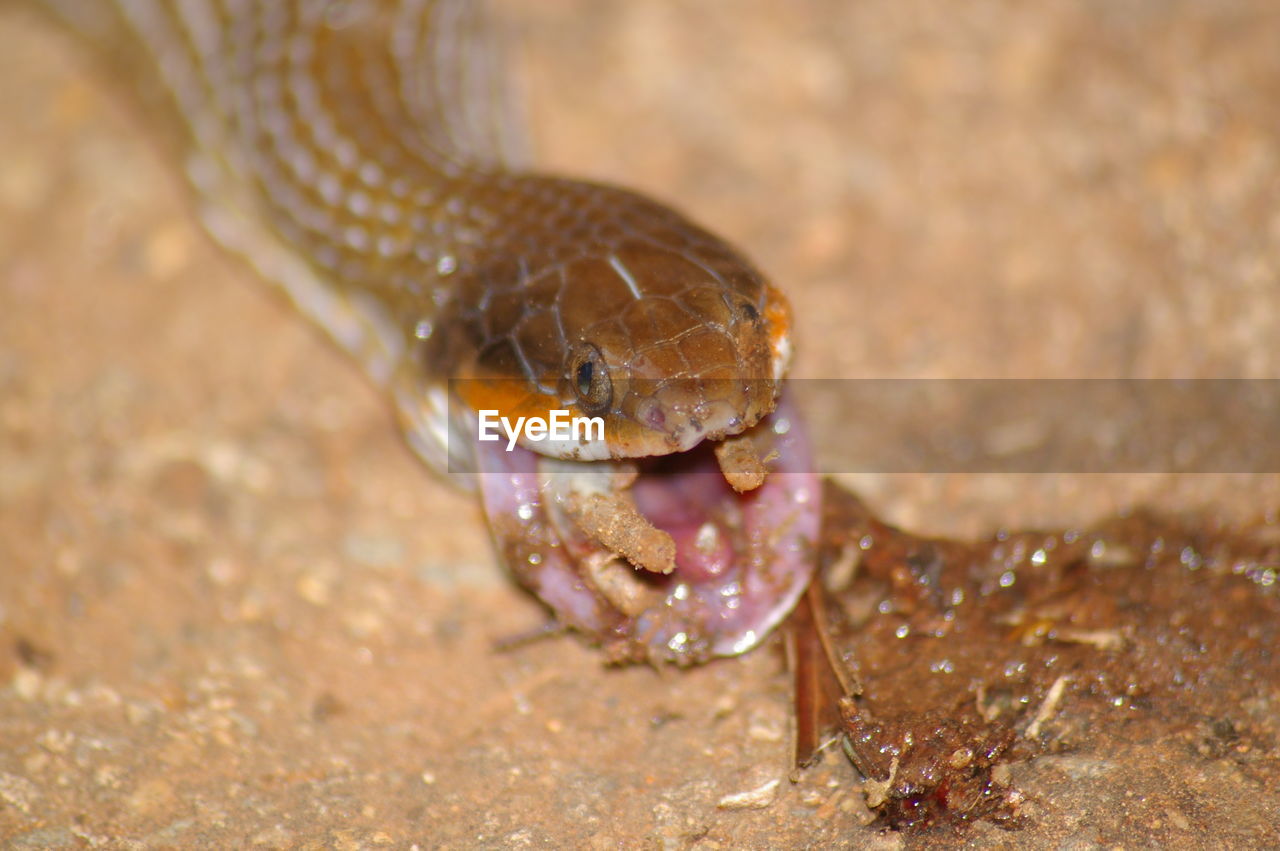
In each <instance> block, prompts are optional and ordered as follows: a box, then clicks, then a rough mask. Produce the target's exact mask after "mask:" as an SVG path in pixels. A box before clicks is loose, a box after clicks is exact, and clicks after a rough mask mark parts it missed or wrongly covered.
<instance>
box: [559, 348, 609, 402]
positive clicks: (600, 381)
mask: <svg viewBox="0 0 1280 851" xmlns="http://www.w3.org/2000/svg"><path fill="white" fill-rule="evenodd" d="M567 377H568V379H569V384H570V386H572V387H573V389H574V391H575V392H576V393H577V396H578V406H579V407H580V408H582V410H583V411H584V412H585V413H587V414H599V413H601V412H603V411H605V410H606V409H608V407H609V403H610V402H612V401H613V382H611V381H610V380H609V368H608V367H607V366H605V363H604V357H603V356H601V354H600V350H599V349H597V348H596V347H595V346H593V345H591V344H590V343H580V344H579V345H578V346H576V347H575V348H574V351H573V354H572V355H571V356H570V357H569V369H568V376H567Z"/></svg>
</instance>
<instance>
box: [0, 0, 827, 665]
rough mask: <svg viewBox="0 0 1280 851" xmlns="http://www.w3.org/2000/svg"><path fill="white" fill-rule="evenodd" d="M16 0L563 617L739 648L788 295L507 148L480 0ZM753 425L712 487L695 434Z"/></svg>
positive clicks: (764, 551) (753, 595)
mask: <svg viewBox="0 0 1280 851" xmlns="http://www.w3.org/2000/svg"><path fill="white" fill-rule="evenodd" d="M5 2H12V0H5ZM23 5H27V6H35V7H38V8H39V9H40V10H41V11H42V12H44V13H46V14H48V15H49V16H51V17H52V18H53V19H55V20H56V21H57V22H58V23H59V24H60V25H61V26H62V27H63V28H64V29H67V30H70V31H71V32H72V33H74V34H75V35H76V36H77V37H78V39H79V41H80V43H81V44H83V45H86V46H87V47H89V48H90V49H92V50H93V51H94V53H95V54H96V55H97V57H98V58H99V59H100V61H101V62H102V66H103V67H105V68H106V69H108V71H109V72H110V76H112V77H114V78H116V79H117V80H118V81H120V83H122V85H123V87H124V88H126V89H127V90H128V91H129V92H130V93H131V94H132V96H133V98H134V100H135V101H136V102H137V103H138V104H140V105H141V106H142V107H143V109H144V110H145V112H146V114H147V116H148V118H149V119H150V121H151V123H152V125H153V126H155V127H156V128H157V133H158V135H160V136H161V137H162V138H163V139H164V141H165V145H166V147H167V148H169V149H170V151H171V153H172V156H173V157H174V158H175V159H176V160H177V161H178V162H179V163H180V164H181V166H182V168H183V169H184V170H185V174H186V176H187V177H188V179H189V182H190V183H191V185H192V187H193V188H194V191H195V197H196V199H197V206H198V209H199V212H200V214H201V218H202V221H203V222H204V224H205V226H206V227H207V229H208V230H209V231H210V233H212V234H213V235H214V237H215V238H216V239H218V240H219V241H220V242H221V243H223V244H224V245H225V246H226V247H227V248H229V249H230V250H232V251H234V252H235V253H237V254H240V255H242V256H243V257H245V258H247V259H248V260H249V261H250V262H251V263H252V264H253V265H254V266H255V267H256V268H257V269H258V271H259V272H261V274H262V276H263V277H264V278H266V279H267V280H270V281H272V282H274V283H276V284H277V285H279V286H280V287H282V288H283V289H284V291H285V292H286V293H287V294H288V296H289V297H290V298H291V299H292V300H293V302H294V303H295V304H296V305H297V306H298V308H299V309H300V310H301V311H302V312H303V313H305V314H306V315H307V316H309V317H310V318H311V319H312V320H313V321H314V322H316V323H317V324H319V325H320V326H322V327H323V328H324V329H326V331H328V332H329V334H330V335H331V336H332V337H333V338H334V339H335V340H336V341H337V342H338V343H339V344H340V345H341V346H343V347H344V348H345V349H347V350H348V351H350V352H351V353H352V354H353V355H354V356H355V357H356V358H357V359H358V360H359V361H360V363H361V364H362V365H363V366H364V368H365V370H366V371H367V372H368V374H369V375H370V376H371V378H372V379H373V380H374V381H376V382H378V383H379V384H380V385H382V386H384V387H385V388H386V389H387V390H388V392H389V393H390V395H391V397H392V399H393V400H394V404H395V407H396V409H397V410H398V412H399V414H400V416H401V419H402V421H403V423H404V426H405V432H406V435H407V436H408V439H409V441H410V443H411V445H412V446H413V447H414V448H415V449H416V450H417V452H418V453H419V454H420V455H421V456H422V457H423V458H425V459H426V460H427V461H428V463H430V464H431V465H432V466H433V467H435V468H436V469H437V470H439V471H441V472H446V473H461V472H466V473H468V474H469V476H470V479H471V480H472V481H478V484H479V489H480V491H481V492H482V495H483V500H484V505H485V510H486V513H487V516H488V518H489V522H490V526H491V528H492V529H493V532H494V534H495V537H496V538H497V540H498V543H499V546H500V548H501V549H502V551H503V553H504V555H505V556H506V558H507V561H508V563H509V564H510V566H511V567H512V569H513V571H514V572H515V574H516V575H517V577H518V578H520V579H521V580H522V581H523V582H524V583H525V584H526V585H528V586H529V587H530V588H531V589H532V590H533V591H534V592H535V593H536V594H538V595H539V596H540V597H541V598H542V599H543V600H544V601H545V602H546V603H547V604H548V605H549V606H550V607H551V609H552V610H553V612H554V613H555V615H556V616H557V618H558V619H559V620H560V621H561V622H562V623H564V624H565V625H567V626H570V627H573V628H576V629H578V630H581V631H584V632H586V633H588V634H590V635H592V636H594V637H595V638H597V639H598V640H600V641H601V642H603V643H605V644H606V645H608V646H609V647H610V649H611V650H612V651H613V653H614V655H615V656H616V657H618V658H649V659H654V658H661V659H672V660H677V661H682V662H685V661H697V660H699V659H702V658H706V657H707V656H710V655H724V654H729V653H737V652H741V651H742V650H745V649H748V648H749V647H751V646H753V645H754V644H756V643H758V641H759V640H760V639H761V638H762V637H763V636H764V635H765V634H766V633H767V632H768V630H769V628H771V627H772V626H773V625H774V624H775V623H776V622H777V621H778V620H779V619H780V618H781V617H782V616H783V615H785V613H786V611H787V610H789V608H790V606H791V604H792V603H793V602H794V600H795V599H796V597H797V596H798V594H799V592H800V590H801V589H802V588H803V586H804V583H805V582H806V581H807V578H808V575H809V571H810V570H811V561H812V559H811V549H812V547H811V543H812V541H813V539H814V538H815V537H816V531H817V528H816V523H817V519H816V518H817V514H818V511H817V496H818V492H819V489H818V487H817V486H816V482H815V481H814V480H813V477H812V474H811V472H810V470H809V467H810V465H809V461H808V454H807V448H806V446H805V443H804V437H803V434H802V433H801V429H800V427H799V423H798V421H797V419H796V417H795V414H794V412H792V411H790V410H789V409H788V407H787V404H786V402H785V399H784V401H783V403H782V406H781V407H779V401H778V400H779V388H780V386H781V379H782V377H783V375H784V373H785V370H786V365H787V361H788V358H789V354H790V345H789V340H788V314H787V306H786V303H785V301H784V300H783V298H782V297H781V295H780V294H779V293H778V292H777V291H776V290H775V289H774V288H773V287H772V286H771V285H770V284H769V283H768V282H767V281H766V280H765V279H764V277H763V276H762V275H761V274H760V273H759V272H758V271H757V270H756V269H755V268H754V267H753V266H752V265H751V264H750V262H749V261H747V260H746V259H745V257H744V256H743V255H742V254H741V253H740V252H738V251H737V250H735V249H734V248H732V247H731V246H729V245H728V244H727V243H725V242H724V241H722V240H721V239H719V238H718V237H716V236H714V235H712V234H711V233H709V232H708V231H706V230H704V229H702V228H701V227H699V226H697V225H695V224H694V223H692V222H691V221H689V220H688V219H687V218H685V217H684V216H682V215H680V214H678V213H676V212H674V211H672V210H671V209H669V208H667V207H665V206H663V205H661V204H658V203H656V202H654V201H651V200H649V199H647V198H644V197H643V196H640V195H638V194H635V193H633V192H630V191H627V190H625V189H621V188H618V187H613V186H607V185H601V184H595V183H587V182H582V181H576V180H571V179H566V178H562V177H558V176H551V175H543V174H537V173H533V172H528V171H521V170H517V169H515V168H513V167H512V166H511V163H512V162H513V161H514V160H515V159H516V158H517V152H516V151H514V150H513V148H515V147H516V146H515V145H514V144H513V139H515V138H517V136H516V134H515V133H514V132H513V130H512V128H511V127H510V126H508V125H509V121H508V120H507V116H508V115H509V114H510V113H509V110H507V109H505V108H504V100H505V97H506V95H505V91H504V88H503V86H502V85H501V78H502V74H501V71H500V67H499V65H498V63H497V62H496V60H495V53H494V51H493V50H492V49H491V47H490V45H489V43H488V30H487V28H486V26H485V13H484V10H483V8H482V6H481V5H480V4H479V3H476V2H467V1H466V0H346V2H335V0H25V2H24V3H23ZM481 409H495V410H499V411H501V412H502V413H503V414H510V415H512V416H513V417H514V416H518V415H541V414H545V413H548V412H550V411H552V410H557V409H563V410H566V411H568V412H570V413H571V414H572V415H578V416H598V417H600V418H601V419H603V421H604V423H605V434H604V437H603V439H584V438H580V437H579V438H576V439H574V440H560V441H550V442H542V443H537V444H535V443H532V442H530V441H529V440H527V439H523V438H522V441H521V446H519V447H516V448H515V450H514V451H505V450H503V449H502V447H501V444H499V445H498V446H497V447H494V448H491V447H489V446H488V445H485V444H481V443H479V442H477V439H476V425H475V424H476V416H477V411H479V410H481ZM734 435H738V436H739V438H733V437H732V436H734ZM743 437H746V438H750V439H752V440H754V441H756V443H757V444H759V445H760V447H761V454H764V453H769V454H771V455H776V457H777V460H775V461H774V462H773V466H772V468H771V471H770V473H769V477H768V479H767V480H766V483H765V484H764V485H763V486H760V487H757V488H755V489H754V490H753V491H751V492H750V493H747V494H743V495H736V494H731V493H730V495H726V493H725V492H726V489H725V488H724V487H723V481H722V480H720V479H719V478H718V477H717V476H716V471H715V467H714V463H711V462H709V456H708V454H707V452H706V451H704V448H703V447H705V446H706V445H708V444H709V443H712V442H715V441H720V440H724V439H726V438H729V439H742V438H743ZM671 455H673V456H675V457H676V458H677V459H679V460H677V461H674V462H670V463H666V464H665V465H662V464H659V463H658V462H653V461H637V460H634V459H643V458H650V457H652V456H671ZM726 472H727V471H726ZM715 483H718V485H717V484H715ZM615 527H616V528H615ZM649 532H653V534H654V535H656V536H657V538H655V540H659V539H660V542H661V543H662V544H669V545H670V546H669V547H668V549H670V552H671V558H670V559H669V561H670V563H671V564H672V565H673V566H674V567H675V570H674V571H673V575H671V576H650V575H648V574H646V573H645V572H644V571H639V572H637V571H635V570H634V569H633V568H632V566H631V564H630V563H627V562H628V561H629V562H631V563H634V564H636V565H642V566H647V560H648V561H653V560H655V558H656V557H655V556H653V555H652V553H651V552H650V551H651V550H653V549H654V546H653V545H649V544H644V543H643V540H644V539H645V538H644V536H645V535H646V534H648V533H649ZM637 536H639V537H637ZM628 541H630V542H631V543H629V544H628V543H627V542H628ZM635 541H642V542H641V543H635ZM628 547H630V549H628ZM658 549H662V547H658ZM624 556H625V558H624ZM619 565H621V567H622V568H623V569H620V568H619Z"/></svg>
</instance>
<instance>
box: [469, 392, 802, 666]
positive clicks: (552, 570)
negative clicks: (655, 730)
mask: <svg viewBox="0 0 1280 851" xmlns="http://www.w3.org/2000/svg"><path fill="white" fill-rule="evenodd" d="M480 446H481V449H480V450H479V453H478V458H477V461H478V471H479V476H478V481H479V484H480V489H481V492H482V495H483V501H484V508H485V512H486V514H487V516H488V518H489V524H490V528H491V530H492V532H493V534H494V537H495V539H496V541H497V543H498V546H499V547H500V549H501V550H502V552H503V554H504V555H505V558H506V561H507V564H508V565H509V566H510V568H511V570H512V571H513V572H514V573H515V575H516V576H517V578H519V579H520V581H521V582H522V583H524V584H525V585H526V586H528V587H529V588H530V589H531V590H532V591H533V592H534V593H535V594H536V595H537V596H538V597H539V598H540V599H541V600H542V601H543V602H545V603H546V604H547V605H548V606H549V607H550V608H551V609H552V611H553V612H554V613H555V615H556V617H557V618H558V619H559V620H560V622H561V623H562V624H564V625H565V626H567V627H570V628H573V629H575V630H578V631H581V632H583V633H587V634H588V635H590V636H592V637H593V638H594V639H596V640H598V641H599V642H600V643H601V644H602V645H603V646H604V648H605V649H606V652H607V653H608V654H609V656H610V658H611V659H612V660H613V661H650V662H658V661H669V662H676V663H679V664H693V663H697V662H701V661H705V660H707V659H709V658H712V657H715V656H732V655H736V654H739V653H743V652H745V651H747V650H750V649H751V648H752V647H754V646H756V645H757V644H758V643H760V641H761V640H763V639H764V637H765V636H766V635H768V634H769V632H770V630H772V629H773V627H775V626H776V625H777V624H778V623H779V622H780V621H782V619H783V618H785V617H786V615H787V614H788V613H789V612H790V611H791V608H792V607H793V606H794V604H795V603H796V601H797V600H798V599H799V597H800V595H801V594H802V593H803V591H804V589H805V587H806V585H807V584H808V582H809V578H810V576H811V574H812V571H813V565H814V543H815V541H816V540H817V535H818V518H819V516H820V505H819V498H820V494H821V488H820V486H819V482H818V478H817V476H816V475H814V473H813V472H812V462H811V457H810V452H809V445H808V442H807V438H806V436H805V434H804V430H803V427H802V424H801V423H800V421H799V419H798V418H797V417H796V412H795V410H794V408H793V406H792V405H791V403H790V400H789V399H788V398H787V397H786V395H785V394H784V395H783V397H782V399H781V401H780V403H779V404H778V406H777V407H776V408H775V410H774V411H772V412H771V413H769V414H767V415H765V416H764V417H762V418H761V419H760V420H759V421H758V422H757V423H756V424H755V425H754V426H752V427H751V428H750V429H747V430H745V431H743V432H741V433H740V434H739V435H737V436H733V437H728V438H722V439H721V440H720V441H704V442H703V443H701V444H699V445H697V446H695V447H693V448H691V449H689V450H687V451H684V452H679V453H673V454H668V455H664V456H657V457H650V458H642V459H620V460H606V461H592V462H584V461H571V460H563V459H559V458H552V457H547V456H545V455H539V454H537V453H536V452H534V451H532V450H529V449H525V448H523V447H520V446H517V447H515V448H514V450H512V451H510V452H508V451H506V449H505V448H504V447H502V446H500V445H499V444H496V443H485V444H480ZM725 447H727V449H726V448H725ZM717 450H720V451H717ZM735 485H736V487H735ZM743 485H750V487H743ZM739 488H741V489H739Z"/></svg>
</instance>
